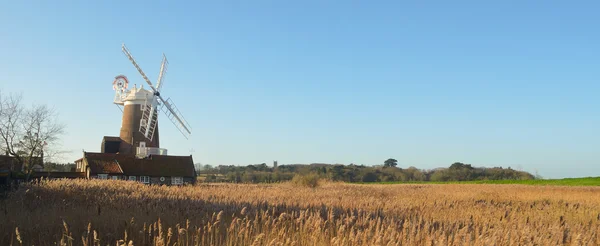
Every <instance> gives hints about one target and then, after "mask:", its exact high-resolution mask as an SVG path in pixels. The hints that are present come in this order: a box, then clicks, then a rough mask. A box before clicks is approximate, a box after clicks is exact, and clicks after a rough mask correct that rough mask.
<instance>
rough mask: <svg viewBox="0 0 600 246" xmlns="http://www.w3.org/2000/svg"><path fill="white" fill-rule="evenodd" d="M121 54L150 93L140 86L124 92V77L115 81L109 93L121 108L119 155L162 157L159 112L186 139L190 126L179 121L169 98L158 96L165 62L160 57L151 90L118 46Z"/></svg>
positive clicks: (127, 81) (141, 73)
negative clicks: (113, 92) (157, 72)
mask: <svg viewBox="0 0 600 246" xmlns="http://www.w3.org/2000/svg"><path fill="white" fill-rule="evenodd" d="M122 51H123V53H124V54H125V55H126V56H127V58H129V60H130V61H131V63H132V64H133V66H134V67H135V68H136V69H137V70H138V72H139V73H140V75H142V78H144V81H146V83H147V84H148V86H149V87H150V90H147V89H144V87H143V85H142V86H140V87H139V88H137V87H136V86H134V87H133V88H131V89H128V84H129V80H128V79H127V77H125V76H124V75H119V76H117V77H115V80H114V81H113V89H114V90H115V97H114V100H113V103H115V104H117V106H119V107H121V106H122V107H123V109H122V112H123V118H122V122H121V132H120V134H119V138H120V145H119V153H121V154H134V153H135V154H136V155H137V156H138V157H146V156H148V155H151V154H152V155H166V154H167V150H166V149H164V148H160V142H159V134H158V114H159V111H163V113H164V114H165V116H166V117H167V118H168V119H169V120H171V122H172V123H173V124H174V125H175V126H176V127H177V129H178V130H179V131H180V132H181V133H182V134H183V136H184V137H185V138H186V139H187V138H188V137H189V135H190V134H191V133H192V132H191V127H190V125H189V124H188V123H187V121H186V120H185V118H183V115H181V113H180V112H179V110H178V109H177V107H176V106H175V104H174V103H173V101H172V100H171V99H170V98H167V99H166V100H165V99H164V98H163V96H162V95H161V94H160V90H161V88H162V86H163V81H164V77H165V74H166V71H167V66H168V61H167V58H166V56H165V55H164V54H163V59H162V63H161V66H160V72H159V74H158V80H157V82H156V86H155V85H153V84H152V82H150V80H149V79H148V77H147V76H146V74H145V73H144V71H142V69H141V68H140V66H139V65H138V64H137V62H136V61H135V59H134V58H133V56H132V55H131V53H130V52H129V50H128V49H127V47H125V44H123V46H122Z"/></svg>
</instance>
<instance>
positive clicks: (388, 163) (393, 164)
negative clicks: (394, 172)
mask: <svg viewBox="0 0 600 246" xmlns="http://www.w3.org/2000/svg"><path fill="white" fill-rule="evenodd" d="M397 165H398V161H397V160H396V159H393V158H390V159H387V160H385V162H383V166H384V167H396V166H397Z"/></svg>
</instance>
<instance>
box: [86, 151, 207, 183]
mask: <svg viewBox="0 0 600 246" xmlns="http://www.w3.org/2000/svg"><path fill="white" fill-rule="evenodd" d="M85 159H86V160H87V162H88V164H89V165H90V168H91V167H92V163H94V164H96V163H101V164H105V165H107V166H112V165H114V164H117V166H119V167H120V168H121V170H122V172H118V173H123V174H125V175H131V176H153V177H161V176H166V177H168V176H175V177H194V176H195V174H196V171H195V169H194V161H193V159H192V156H172V155H152V156H150V157H148V158H146V159H138V158H136V157H135V155H133V154H113V153H85ZM98 170H102V169H96V170H94V169H92V168H91V169H90V171H91V173H92V174H95V173H106V172H98Z"/></svg>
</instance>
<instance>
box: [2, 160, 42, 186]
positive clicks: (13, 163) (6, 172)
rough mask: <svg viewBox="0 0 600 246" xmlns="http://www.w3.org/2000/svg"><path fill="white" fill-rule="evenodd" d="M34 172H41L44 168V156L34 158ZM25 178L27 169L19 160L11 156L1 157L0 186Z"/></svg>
mask: <svg viewBox="0 0 600 246" xmlns="http://www.w3.org/2000/svg"><path fill="white" fill-rule="evenodd" d="M32 162H33V167H32V168H33V171H34V172H41V171H42V169H43V168H44V156H43V155H42V156H41V157H34V158H32ZM24 178H25V167H24V166H23V165H22V164H21V163H19V161H18V160H17V158H15V157H14V156H9V155H0V185H8V184H9V183H10V182H11V181H15V180H22V179H24Z"/></svg>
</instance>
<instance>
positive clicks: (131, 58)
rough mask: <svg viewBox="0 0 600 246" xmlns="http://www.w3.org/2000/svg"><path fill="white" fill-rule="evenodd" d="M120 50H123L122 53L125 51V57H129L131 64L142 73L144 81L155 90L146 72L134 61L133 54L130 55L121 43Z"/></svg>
mask: <svg viewBox="0 0 600 246" xmlns="http://www.w3.org/2000/svg"><path fill="white" fill-rule="evenodd" d="M121 50H123V53H125V55H126V56H127V58H129V60H130V61H131V63H133V66H134V67H135V68H136V69H137V70H138V72H139V73H140V74H141V75H142V77H143V78H144V80H145V81H146V83H148V85H149V86H150V88H152V90H153V91H154V92H157V90H156V88H154V86H153V85H152V82H150V80H149V79H148V77H147V76H146V74H145V73H144V71H142V68H140V66H138V64H137V62H135V59H133V56H132V55H131V53H129V50H128V49H127V47H125V44H123V46H122V47H121Z"/></svg>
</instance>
